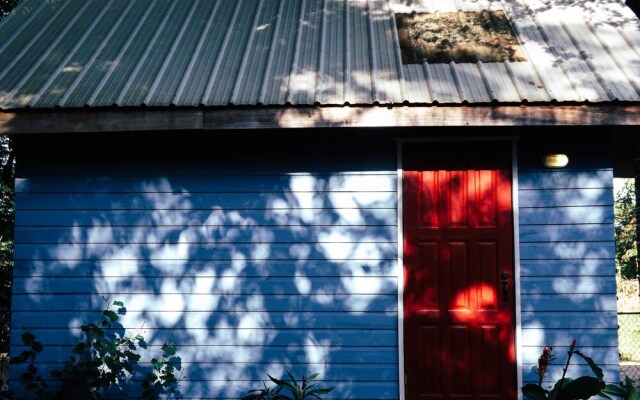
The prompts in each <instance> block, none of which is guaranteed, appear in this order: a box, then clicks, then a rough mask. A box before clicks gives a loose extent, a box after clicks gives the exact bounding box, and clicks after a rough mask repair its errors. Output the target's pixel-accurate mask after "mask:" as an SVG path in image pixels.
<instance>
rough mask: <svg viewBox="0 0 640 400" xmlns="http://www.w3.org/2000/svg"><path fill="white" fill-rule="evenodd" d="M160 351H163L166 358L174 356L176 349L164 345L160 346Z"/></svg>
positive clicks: (172, 346)
mask: <svg viewBox="0 0 640 400" xmlns="http://www.w3.org/2000/svg"><path fill="white" fill-rule="evenodd" d="M162 351H164V352H165V353H166V354H167V355H168V356H174V355H176V352H177V351H178V348H177V347H176V346H174V345H171V344H168V343H165V344H164V345H163V346H162Z"/></svg>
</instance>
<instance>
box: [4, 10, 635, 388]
mask: <svg viewBox="0 0 640 400" xmlns="http://www.w3.org/2000/svg"><path fill="white" fill-rule="evenodd" d="M443 21H444V22H446V23H443ZM467 31H468V32H472V33H471V34H470V36H469V35H467V34H466V33H465V32H467ZM473 32H476V33H475V34H474V33H473ZM474 35H476V36H474ZM0 37H2V38H3V40H2V42H1V43H0V108H1V111H0V133H3V134H10V135H13V138H14V143H15V147H16V151H17V157H18V158H17V160H18V164H17V172H16V173H17V177H16V185H15V187H16V230H15V250H14V253H15V270H14V286H13V301H12V310H13V311H12V352H13V353H18V352H20V351H21V344H20V341H19V335H20V333H21V332H22V328H27V329H30V330H31V331H32V332H33V333H35V334H36V336H37V337H38V338H40V339H41V340H42V341H43V343H44V344H45V352H44V353H43V354H42V355H41V357H39V358H38V366H39V367H40V368H41V369H42V370H45V371H46V370H47V369H53V368H55V367H56V366H58V365H60V363H61V362H62V361H63V360H64V359H65V357H67V355H68V353H69V351H70V349H71V346H72V345H73V344H74V343H76V342H77V340H78V337H79V335H80V332H79V326H80V324H82V323H84V322H86V321H87V320H92V319H94V318H95V317H96V315H98V314H99V313H100V312H101V310H102V309H103V307H104V301H103V298H111V299H115V300H120V301H123V302H124V303H125V304H126V306H127V309H128V313H127V316H126V318H124V319H123V323H124V324H125V327H126V328H128V329H132V330H135V329H136V328H138V327H140V326H142V325H143V324H144V328H143V329H144V331H145V336H146V337H147V339H148V342H149V344H150V346H149V354H151V355H153V354H155V353H154V352H157V351H159V346H160V345H162V344H163V343H165V342H166V341H168V340H171V341H172V342H173V343H175V344H177V345H178V346H179V348H180V350H179V351H180V354H181V357H182V361H183V367H184V376H183V381H182V382H181V384H180V390H181V392H182V393H183V395H184V398H192V399H204V398H208V399H237V398H240V397H241V396H242V395H244V394H246V391H247V390H249V389H253V388H256V387H259V386H260V385H261V380H262V379H265V377H266V375H265V374H267V373H269V374H271V375H275V376H282V375H283V373H284V371H285V370H286V369H288V370H291V371H292V372H293V373H294V374H296V375H301V374H303V373H305V374H309V373H314V372H317V373H320V380H321V381H322V382H321V385H323V386H331V387H334V388H335V389H334V391H333V392H331V393H330V394H329V395H328V398H331V399H362V400H364V399H400V400H404V399H407V400H413V399H418V398H423V397H429V398H434V399H435V398H447V399H448V398H453V397H456V398H473V399H479V398H500V399H502V398H506V399H514V398H516V397H518V395H519V389H518V388H519V387H520V386H522V385H523V384H525V383H528V382H535V381H537V376H536V375H535V373H532V368H533V367H535V366H536V363H537V359H538V356H539V354H540V350H541V348H542V346H546V345H549V346H554V347H555V348H556V351H557V353H558V354H559V355H562V353H563V352H564V350H565V349H566V348H567V347H568V345H569V344H570V343H571V341H572V340H573V339H574V338H575V339H576V340H577V343H578V346H579V348H580V349H581V350H582V351H583V352H584V353H586V354H589V355H591V356H592V357H593V358H594V359H595V360H596V361H597V362H598V363H599V364H600V365H601V366H602V367H603V369H604V371H605V375H606V379H607V380H609V381H611V382H618V380H619V368H618V362H619V360H618V348H617V321H616V287H615V285H616V283H615V264H614V254H615V248H614V236H613V193H612V179H613V177H614V174H615V175H617V176H634V175H635V172H634V165H633V163H634V160H635V159H637V149H638V146H637V139H636V138H635V137H634V136H631V135H630V134H631V133H632V132H635V130H634V128H635V129H637V126H638V125H639V124H640V106H639V103H638V102H639V101H640V22H639V21H638V19H637V18H636V17H635V15H634V14H633V13H632V12H631V11H630V10H629V9H628V8H626V7H625V6H624V4H623V3H622V2H620V1H617V0H601V1H598V2H584V1H583V2H573V1H569V0H549V1H543V0H526V1H518V0H495V1H491V0H443V1H432V0H422V1H421V0H237V1H231V0H217V1H216V0H179V1H178V0H135V1H130V0H129V1H127V0H59V1H53V0H51V1H42V0H22V2H21V4H20V5H19V6H18V7H17V8H16V9H15V10H14V12H13V13H12V14H11V15H10V16H9V17H7V18H6V19H5V20H4V21H2V22H1V23H0ZM625 134H626V135H625ZM558 161H562V162H558ZM567 161H568V164H567V163H566V162H567ZM561 359H562V357H561ZM571 372H572V374H574V375H579V374H582V373H584V374H586V373H588V367H587V366H586V365H583V364H579V363H578V364H576V365H575V366H572V370H571ZM11 373H12V376H14V377H15V376H17V375H18V373H19V370H18V369H15V370H12V371H11ZM560 375H561V368H560V367H552V368H551V371H550V373H549V374H548V375H547V378H546V379H547V381H546V382H545V384H547V385H550V384H552V382H554V381H555V380H556V379H558V378H559V376H560ZM12 385H14V388H16V386H17V383H12Z"/></svg>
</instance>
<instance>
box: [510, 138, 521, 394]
mask: <svg viewBox="0 0 640 400" xmlns="http://www.w3.org/2000/svg"><path fill="white" fill-rule="evenodd" d="M511 208H512V210H513V279H512V282H513V288H514V289H515V297H516V309H515V313H516V315H515V324H516V332H515V334H516V337H515V339H516V343H515V344H516V374H517V375H516V376H517V381H516V382H517V387H516V395H517V396H518V399H519V400H522V392H521V391H520V388H521V387H522V302H521V301H520V300H521V299H520V204H519V202H518V143H517V139H515V138H514V139H512V141H511Z"/></svg>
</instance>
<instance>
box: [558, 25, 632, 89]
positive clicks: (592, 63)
mask: <svg viewBox="0 0 640 400" xmlns="http://www.w3.org/2000/svg"><path fill="white" fill-rule="evenodd" d="M561 25H562V27H563V28H564V30H565V31H566V32H567V34H568V35H569V38H570V39H571V41H572V42H573V45H574V46H575V47H576V48H577V49H579V53H580V55H581V56H582V58H583V59H584V61H585V63H586V64H587V65H588V66H589V68H590V69H591V72H592V73H593V75H594V76H595V77H596V79H598V83H599V84H600V86H602V88H603V89H604V90H605V92H606V93H607V95H609V100H621V98H624V97H626V96H625V94H623V93H622V92H621V91H620V89H619V88H617V87H616V86H614V85H613V84H609V83H607V80H606V79H605V77H604V76H603V74H602V73H600V72H599V71H600V68H598V67H596V63H597V64H599V65H601V66H602V67H605V66H604V65H603V64H605V63H606V64H609V65H608V66H607V67H608V68H607V69H609V68H611V67H613V68H614V69H616V71H610V70H608V71H607V72H614V73H615V75H623V72H622V71H620V70H619V69H618V68H617V65H616V64H615V62H611V61H610V60H606V59H605V58H604V57H607V51H606V50H605V52H604V53H605V54H600V56H599V58H598V59H595V58H594V56H593V54H592V53H591V52H589V53H588V52H587V50H589V49H588V46H587V45H586V44H585V43H583V41H584V39H585V38H584V37H583V38H578V37H576V35H574V34H572V33H571V30H570V29H569V27H568V26H567V25H566V23H564V22H561ZM591 33H592V32H591ZM607 61H609V62H607ZM616 92H617V93H616Z"/></svg>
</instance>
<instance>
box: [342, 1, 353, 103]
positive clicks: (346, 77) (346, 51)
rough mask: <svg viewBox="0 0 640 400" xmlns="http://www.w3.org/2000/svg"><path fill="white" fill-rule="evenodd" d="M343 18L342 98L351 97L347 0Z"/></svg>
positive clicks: (349, 32) (349, 8) (349, 15)
mask: <svg viewBox="0 0 640 400" xmlns="http://www.w3.org/2000/svg"><path fill="white" fill-rule="evenodd" d="M345 3H346V5H345V18H344V37H345V41H344V72H343V76H344V95H343V99H351V98H353V91H352V87H351V40H350V38H351V29H350V28H351V23H350V22H351V7H350V3H349V0H345Z"/></svg>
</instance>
